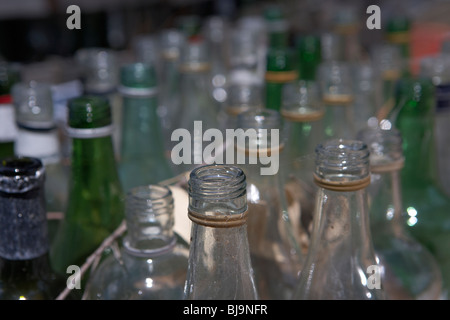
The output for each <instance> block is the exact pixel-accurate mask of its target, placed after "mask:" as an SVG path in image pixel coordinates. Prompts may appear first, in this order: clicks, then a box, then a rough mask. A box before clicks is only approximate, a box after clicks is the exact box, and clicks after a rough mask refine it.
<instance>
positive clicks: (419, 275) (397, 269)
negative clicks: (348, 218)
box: [358, 127, 442, 300]
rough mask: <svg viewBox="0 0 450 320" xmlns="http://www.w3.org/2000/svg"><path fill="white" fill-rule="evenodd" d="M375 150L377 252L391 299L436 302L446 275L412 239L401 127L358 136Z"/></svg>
mask: <svg viewBox="0 0 450 320" xmlns="http://www.w3.org/2000/svg"><path fill="white" fill-rule="evenodd" d="M358 139H360V140H361V141H364V143H366V144H367V146H368V148H369V151H370V171H371V183H370V186H369V187H368V188H367V192H368V197H369V214H370V226H371V233H372V238H373V242H374V248H375V253H376V254H377V257H378V258H379V259H380V264H381V265H383V269H384V272H383V275H384V279H382V281H383V283H384V289H385V292H386V297H387V298H388V299H390V300H410V299H415V300H435V299H439V298H440V297H441V290H442V275H441V270H440V269H439V265H438V264H437V262H436V259H435V258H434V257H433V256H432V254H431V253H430V252H429V251H428V250H427V249H426V248H425V247H424V246H423V245H422V244H420V243H419V242H418V241H417V240H415V239H414V238H413V237H411V236H410V235H409V233H408V232H407V230H406V226H405V222H404V219H405V216H406V212H404V210H403V206H402V191H401V181H400V171H401V169H402V167H403V165H404V157H403V151H402V140H401V136H400V132H399V131H398V130H397V129H395V128H389V129H388V127H387V128H386V129H383V128H382V127H373V128H367V129H364V130H363V131H361V132H360V133H359V134H358Z"/></svg>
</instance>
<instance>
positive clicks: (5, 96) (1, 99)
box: [0, 94, 12, 104]
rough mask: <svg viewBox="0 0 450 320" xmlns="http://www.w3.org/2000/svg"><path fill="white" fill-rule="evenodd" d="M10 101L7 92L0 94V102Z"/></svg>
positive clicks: (10, 98)
mask: <svg viewBox="0 0 450 320" xmlns="http://www.w3.org/2000/svg"><path fill="white" fill-rule="evenodd" d="M6 103H12V97H11V95H9V94H5V95H0V104H6Z"/></svg>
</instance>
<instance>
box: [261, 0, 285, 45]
mask: <svg viewBox="0 0 450 320" xmlns="http://www.w3.org/2000/svg"><path fill="white" fill-rule="evenodd" d="M264 21H265V24H266V28H265V30H266V32H267V41H268V42H267V45H268V47H269V48H286V47H287V46H288V45H289V36H290V34H289V31H290V30H289V21H288V20H287V19H286V16H285V12H284V8H283V7H282V6H280V5H278V4H271V5H268V6H267V7H266V8H265V9H264Z"/></svg>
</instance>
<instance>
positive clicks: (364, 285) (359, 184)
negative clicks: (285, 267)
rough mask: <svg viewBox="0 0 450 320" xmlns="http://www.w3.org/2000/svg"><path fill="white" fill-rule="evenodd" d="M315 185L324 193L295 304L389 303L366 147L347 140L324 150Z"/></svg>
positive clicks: (319, 157) (318, 151) (323, 146)
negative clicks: (373, 226)
mask: <svg viewBox="0 0 450 320" xmlns="http://www.w3.org/2000/svg"><path fill="white" fill-rule="evenodd" d="M314 181H315V182H316V184H317V185H318V187H319V188H318V192H317V197H316V206H315V211H314V218H313V229H312V235H311V244H310V247H309V250H308V255H307V257H306V262H305V264H304V266H303V269H302V272H301V274H300V280H299V282H298V286H297V288H296V291H295V294H294V299H300V300H330V299H331V300H374V299H375V300H377V299H384V298H385V293H384V287H383V286H384V285H383V283H382V282H381V280H382V266H381V265H379V262H378V259H377V257H376V255H375V251H374V248H373V242H372V236H371V232H370V222H369V215H368V201H367V192H366V187H367V186H368V185H369V184H370V172H369V150H368V148H367V146H366V145H365V144H364V143H362V142H361V141H357V140H342V139H334V140H327V141H325V142H324V143H322V144H319V145H318V146H317V148H316V168H315V171H314Z"/></svg>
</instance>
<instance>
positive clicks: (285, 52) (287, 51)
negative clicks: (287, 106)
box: [264, 48, 298, 111]
mask: <svg viewBox="0 0 450 320" xmlns="http://www.w3.org/2000/svg"><path fill="white" fill-rule="evenodd" d="M294 57H295V56H294V51H293V50H292V49H291V48H269V51H268V53H267V65H266V67H267V68H266V73H265V76H264V78H265V93H264V94H265V107H266V108H267V109H272V110H277V111H280V108H281V101H282V92H283V85H284V84H285V83H289V82H291V81H294V80H296V79H297V78H298V74H297V68H296V66H295V58H294Z"/></svg>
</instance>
